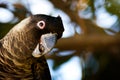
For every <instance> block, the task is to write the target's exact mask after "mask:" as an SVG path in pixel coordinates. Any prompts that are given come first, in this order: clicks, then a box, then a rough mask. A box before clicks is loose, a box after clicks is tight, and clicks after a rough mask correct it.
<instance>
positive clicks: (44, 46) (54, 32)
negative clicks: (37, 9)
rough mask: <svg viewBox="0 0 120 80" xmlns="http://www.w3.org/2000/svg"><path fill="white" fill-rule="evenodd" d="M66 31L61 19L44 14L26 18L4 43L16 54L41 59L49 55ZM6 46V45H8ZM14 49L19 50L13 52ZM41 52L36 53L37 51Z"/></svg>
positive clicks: (8, 35)
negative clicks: (30, 54) (26, 54)
mask: <svg viewBox="0 0 120 80" xmlns="http://www.w3.org/2000/svg"><path fill="white" fill-rule="evenodd" d="M63 31H64V27H63V23H62V20H61V17H60V16H58V17H52V16H48V15H43V14H37V15H32V16H30V17H28V18H25V19H24V20H22V21H21V22H20V23H18V24H17V25H16V26H15V27H13V28H12V29H11V30H10V32H9V33H8V34H7V35H6V36H5V37H4V41H6V42H4V43H6V44H7V46H8V44H9V49H10V47H11V51H12V52H14V53H32V56H34V57H40V56H42V55H44V54H46V53H48V52H49V51H50V50H51V49H52V48H53V47H54V45H55V43H56V41H57V40H58V39H59V38H61V36H62V34H63ZM6 44H4V45H6ZM13 48H19V49H20V51H19V50H17V51H13ZM35 48H38V49H39V52H36V49H35Z"/></svg>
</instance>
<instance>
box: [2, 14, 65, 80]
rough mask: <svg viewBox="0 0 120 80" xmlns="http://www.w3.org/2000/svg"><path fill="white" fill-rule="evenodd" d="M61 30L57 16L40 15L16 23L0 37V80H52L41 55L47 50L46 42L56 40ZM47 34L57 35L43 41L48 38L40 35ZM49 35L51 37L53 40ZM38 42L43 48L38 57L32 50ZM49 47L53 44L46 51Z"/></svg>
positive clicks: (60, 23)
mask: <svg viewBox="0 0 120 80" xmlns="http://www.w3.org/2000/svg"><path fill="white" fill-rule="evenodd" d="M40 21H41V22H40ZM63 31H64V28H63V24H62V20H61V18H60V17H51V16H47V15H42V14H39V15H33V16H30V17H28V18H26V19H24V20H22V21H21V22H20V23H18V24H17V25H16V26H15V27H13V28H12V29H11V30H10V31H9V32H8V34H7V35H5V37H3V38H2V39H1V40H0V80H51V76H50V72H49V68H48V65H47V62H46V59H45V57H44V55H43V54H45V53H47V52H45V50H46V48H47V44H48V45H49V44H51V43H52V42H53V43H55V40H58V39H59V38H60V37H61V36H62V33H63ZM49 33H50V34H57V35H56V38H55V39H54V40H52V42H51V41H50V42H51V43H49V40H46V39H47V37H45V39H41V36H42V35H45V34H49ZM54 36H55V35H54ZM52 37H53V36H52ZM52 37H50V39H53V38H52ZM41 40H45V41H46V42H47V43H46V45H44V44H42V43H41V42H45V41H41ZM38 44H40V45H42V46H43V47H42V48H44V49H41V50H42V51H41V54H39V57H35V56H33V55H32V53H33V52H34V50H35V48H36V46H37V45H38ZM40 48H41V47H40ZM52 48H53V46H52V47H50V49H49V51H50V50H51V49H52Z"/></svg>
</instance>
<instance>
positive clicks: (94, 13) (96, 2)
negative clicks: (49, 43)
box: [0, 0, 120, 80]
mask: <svg viewBox="0 0 120 80" xmlns="http://www.w3.org/2000/svg"><path fill="white" fill-rule="evenodd" d="M31 14H47V15H51V16H55V17H56V16H58V15H60V16H61V17H62V20H63V24H64V28H65V31H64V33H63V36H62V38H61V39H60V40H59V41H58V42H57V44H56V46H55V48H54V49H53V50H52V51H51V52H50V53H49V54H47V55H46V58H47V61H48V64H49V68H50V72H51V75H52V80H118V79H120V78H119V76H120V0H0V38H2V37H3V36H4V35H5V34H6V33H7V32H8V31H9V30H10V29H11V28H12V27H13V26H14V25H15V24H17V23H19V22H20V21H21V20H22V19H24V18H26V17H27V16H30V15H31Z"/></svg>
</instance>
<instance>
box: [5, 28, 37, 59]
mask: <svg viewBox="0 0 120 80" xmlns="http://www.w3.org/2000/svg"><path fill="white" fill-rule="evenodd" d="M27 34H28V35H27ZM37 43H38V41H37V40H36V39H35V37H34V36H32V35H30V34H29V33H24V31H18V32H14V31H12V30H11V31H10V32H9V33H8V34H7V35H6V36H5V37H4V38H3V47H4V48H6V49H7V51H8V52H9V53H11V55H13V56H15V57H18V58H23V59H25V58H28V57H31V56H32V52H33V51H34V49H35V47H36V46H37Z"/></svg>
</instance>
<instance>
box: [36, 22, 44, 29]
mask: <svg viewBox="0 0 120 80" xmlns="http://www.w3.org/2000/svg"><path fill="white" fill-rule="evenodd" d="M37 26H38V27H39V28H40V29H44V28H45V22H44V21H39V22H38V23H37Z"/></svg>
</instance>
